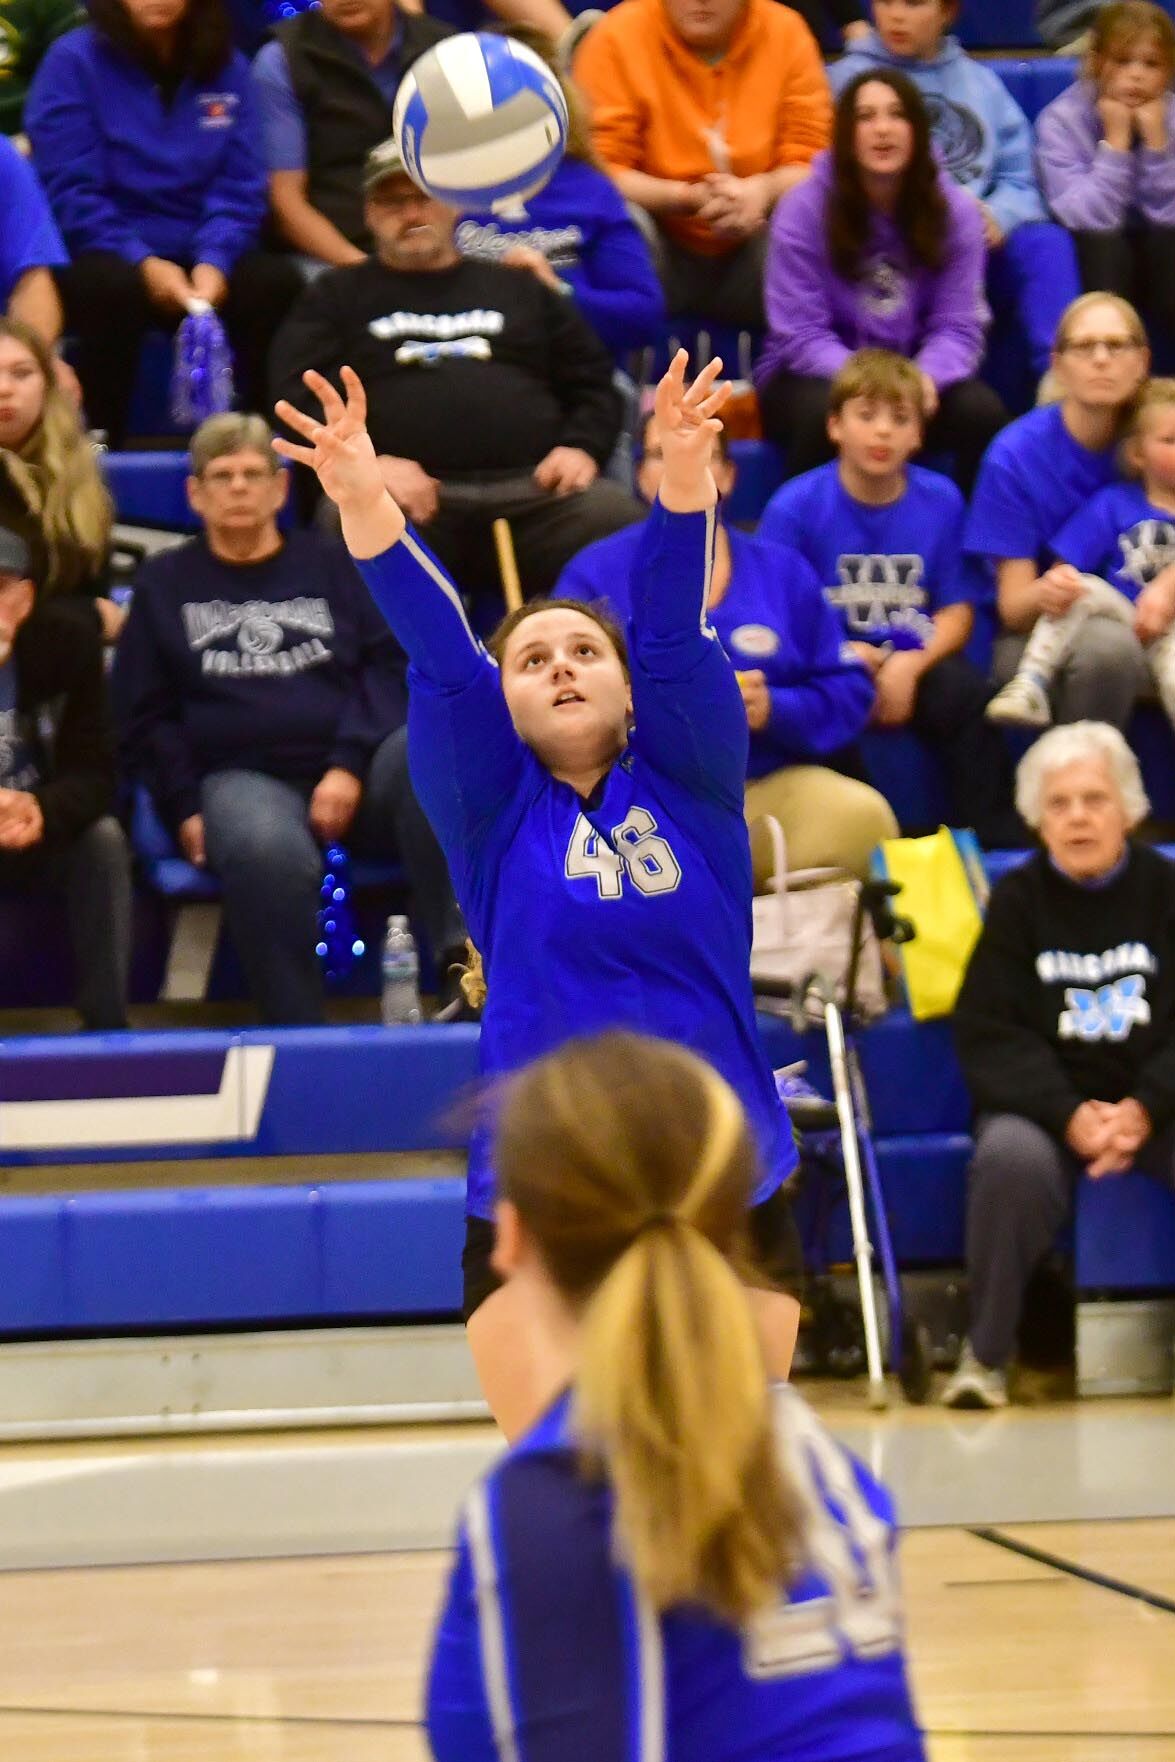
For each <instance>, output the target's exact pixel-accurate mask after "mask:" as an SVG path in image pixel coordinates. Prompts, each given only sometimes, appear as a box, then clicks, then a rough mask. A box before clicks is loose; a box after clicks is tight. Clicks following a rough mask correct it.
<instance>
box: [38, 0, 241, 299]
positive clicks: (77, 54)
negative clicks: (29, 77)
mask: <svg viewBox="0 0 1175 1762" xmlns="http://www.w3.org/2000/svg"><path fill="white" fill-rule="evenodd" d="M25 127H26V129H27V130H28V135H29V139H30V141H31V142H32V146H33V158H34V160H35V162H36V166H37V170H38V172H39V173H40V176H41V182H42V183H43V184H44V186H45V191H46V194H47V195H48V197H49V205H50V207H51V208H52V210H53V218H54V219H55V220H56V222H57V224H58V226H59V227H60V229H61V233H62V236H63V238H64V240H65V243H66V247H67V249H68V250H69V253H70V255H71V256H72V257H79V256H81V255H82V254H83V253H84V252H89V251H113V252H115V253H116V254H117V255H118V256H119V257H125V258H126V259H127V261H128V262H131V263H141V262H142V260H143V259H144V257H166V258H168V259H169V260H170V261H171V262H174V263H181V264H184V265H185V266H186V265H190V264H194V263H210V264H212V266H213V268H215V269H219V270H220V271H221V272H222V274H225V275H227V274H228V273H229V271H230V270H231V269H232V267H233V265H234V263H235V262H236V261H237V258H238V257H240V256H241V254H242V252H244V251H246V250H248V249H249V248H250V247H251V246H253V245H255V244H256V243H257V239H258V235H259V233H260V230H261V223H262V220H263V219H264V217H265V204H266V183H265V167H264V163H263V160H262V155H261V150H260V143H261V123H260V120H259V118H258V116H257V113H256V107H255V103H254V99H253V93H252V87H251V84H250V81H249V64H248V62H247V61H246V60H245V58H244V56H243V55H239V54H237V53H235V52H234V53H233V54H232V55H231V56H230V57H229V59H228V61H227V62H226V63H225V65H224V67H223V68H221V70H220V72H219V73H218V74H217V75H216V76H215V78H214V79H211V80H200V81H197V80H192V79H185V80H183V81H182V82H181V83H180V85H179V87H178V89H177V90H176V92H175V94H174V96H173V97H172V98H171V99H170V101H169V100H168V99H167V98H166V97H165V96H164V94H163V92H162V91H161V90H160V88H159V86H158V85H156V84H155V82H154V80H153V79H152V76H151V74H150V73H149V72H148V70H147V68H146V67H143V66H140V65H139V64H138V63H137V62H136V61H134V60H132V59H131V57H130V56H129V55H127V54H125V53H124V51H123V50H122V49H120V48H117V47H116V46H115V45H114V44H113V43H111V42H109V41H108V40H107V38H106V37H104V36H103V35H102V34H101V33H100V32H99V31H97V30H95V28H94V26H93V25H83V26H82V27H81V28H80V29H79V30H76V31H70V32H69V33H68V34H67V35H66V36H64V37H59V38H58V39H57V41H56V42H55V43H54V44H53V46H52V47H51V49H50V50H49V52H48V54H47V55H46V56H45V59H44V60H43V61H42V63H41V65H40V67H39V68H38V69H37V74H36V77H35V79H34V80H33V84H32V87H31V89H30V91H29V96H28V102H27V105H26V107H25Z"/></svg>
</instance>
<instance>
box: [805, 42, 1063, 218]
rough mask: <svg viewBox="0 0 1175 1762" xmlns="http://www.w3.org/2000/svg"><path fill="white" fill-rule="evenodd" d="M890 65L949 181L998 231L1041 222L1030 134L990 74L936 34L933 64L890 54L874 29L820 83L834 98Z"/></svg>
mask: <svg viewBox="0 0 1175 1762" xmlns="http://www.w3.org/2000/svg"><path fill="white" fill-rule="evenodd" d="M876 67H888V68H895V69H896V70H897V71H898V72H899V73H904V74H905V75H906V77H907V78H908V79H911V80H913V82H914V84H915V85H916V86H917V87H918V89H919V90H920V91H921V93H922V95H923V97H924V98H925V99H926V107H927V109H928V110H929V112H930V127H931V130H932V132H933V135H934V143H935V146H936V147H937V148H938V152H939V155H940V157H941V159H942V161H943V163H944V164H945V166H946V168H947V170H948V171H949V172H950V174H951V176H952V177H953V178H954V180H955V182H956V183H957V184H961V185H962V186H963V188H964V189H965V190H970V192H971V194H972V195H973V196H976V197H978V199H979V200H980V201H981V202H985V203H986V204H987V206H988V207H989V208H990V209H991V211H992V213H993V214H994V215H995V218H996V220H997V221H998V223H999V226H1000V229H1001V231H1003V232H1005V233H1010V232H1011V231H1012V230H1013V229H1014V228H1015V227H1017V226H1023V225H1024V223H1025V222H1026V221H1029V220H1044V219H1046V218H1047V217H1046V214H1045V206H1044V201H1043V199H1042V197H1041V193H1040V189H1039V187H1038V185H1037V182H1036V177H1035V174H1034V172H1033V168H1032V129H1031V127H1030V126H1029V122H1028V118H1027V117H1026V116H1025V114H1024V112H1023V111H1022V110H1021V108H1020V106H1019V105H1018V104H1017V102H1016V100H1015V99H1014V98H1013V97H1012V95H1011V93H1010V92H1009V91H1008V88H1007V87H1006V86H1005V84H1004V82H1003V80H1002V79H1001V78H1000V76H999V74H998V73H993V72H992V70H991V68H990V67H985V66H984V65H983V63H982V62H981V61H975V60H973V59H972V57H971V56H970V55H968V54H966V53H965V52H964V50H963V49H962V47H961V46H960V44H959V40H958V38H957V37H944V38H943V40H942V43H941V44H940V46H939V52H938V54H937V55H936V56H935V58H934V60H933V61H911V60H909V59H908V58H907V57H906V56H902V55H891V54H890V52H889V50H888V49H887V48H886V47H885V44H884V43H883V42H882V41H881V38H880V37H879V36H878V35H877V32H876V31H870V33H869V35H868V37H864V38H862V40H861V41H860V42H859V43H857V44H855V45H854V47H853V50H852V53H851V54H849V55H844V56H842V57H841V59H840V60H839V61H834V62H833V63H832V65H831V66H830V67H829V69H828V78H829V81H830V83H831V85H832V89H833V91H834V92H836V93H837V94H839V93H840V92H842V91H843V90H844V88H845V87H846V86H847V85H848V83H849V81H850V80H851V79H853V78H854V76H855V75H856V74H859V73H867V72H868V71H869V70H870V69H871V68H876Z"/></svg>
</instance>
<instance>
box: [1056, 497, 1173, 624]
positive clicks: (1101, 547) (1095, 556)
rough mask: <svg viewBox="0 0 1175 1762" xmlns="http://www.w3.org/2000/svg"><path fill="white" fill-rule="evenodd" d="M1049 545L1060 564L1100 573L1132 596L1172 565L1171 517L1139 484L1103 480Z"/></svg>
mask: <svg viewBox="0 0 1175 1762" xmlns="http://www.w3.org/2000/svg"><path fill="white" fill-rule="evenodd" d="M1052 548H1053V550H1054V551H1055V552H1056V554H1057V556H1058V557H1059V558H1060V559H1061V561H1062V563H1072V565H1073V567H1074V568H1075V569H1080V570H1082V571H1083V572H1084V573H1085V574H1087V575H1100V576H1102V577H1103V579H1104V580H1106V581H1108V582H1109V583H1110V585H1111V587H1116V588H1117V589H1118V592H1119V593H1124V594H1125V595H1126V597H1127V599H1130V600H1136V599H1137V598H1138V596H1139V594H1140V593H1141V592H1142V590H1143V588H1144V587H1145V586H1146V585H1147V583H1148V582H1149V581H1153V580H1154V578H1155V576H1156V575H1157V574H1158V573H1159V571H1160V569H1165V568H1166V567H1167V564H1168V563H1175V515H1173V514H1172V513H1171V512H1170V510H1169V509H1166V508H1156V507H1154V506H1153V505H1152V504H1151V503H1150V502H1148V501H1147V499H1146V492H1145V490H1144V489H1143V487H1142V485H1141V484H1140V483H1111V484H1107V486H1106V488H1105V489H1101V490H1099V491H1098V493H1097V495H1096V496H1094V497H1093V499H1092V501H1090V502H1087V503H1085V504H1084V506H1082V507H1080V508H1078V510H1077V512H1076V513H1075V514H1074V515H1073V516H1072V517H1071V518H1070V519H1068V520H1066V522H1065V524H1064V526H1062V528H1061V530H1060V532H1058V533H1057V535H1056V537H1055V538H1054V539H1053V544H1052Z"/></svg>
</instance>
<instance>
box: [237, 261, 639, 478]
mask: <svg viewBox="0 0 1175 1762" xmlns="http://www.w3.org/2000/svg"><path fill="white" fill-rule="evenodd" d="M344 365H346V366H348V367H353V368H354V369H355V371H356V373H357V374H358V375H359V377H360V379H361V380H362V381H363V384H364V387H365V388H366V391H367V426H368V428H369V430H370V433H371V438H372V440H373V441H374V443H375V449H376V451H377V452H378V453H390V454H392V455H393V457H396V458H401V459H415V460H416V461H417V462H418V463H419V464H420V465H423V467H424V469H425V470H426V471H428V472H431V473H432V475H433V476H434V477H439V478H441V479H442V480H444V479H446V478H457V479H459V478H462V477H469V476H476V475H477V474H478V473H481V472H494V471H500V472H503V473H505V472H527V471H531V470H533V468H534V467H535V466H536V465H537V464H538V462H539V460H540V459H543V458H545V457H546V455H547V454H548V453H549V452H550V451H551V449H552V447H557V446H558V447H579V448H581V449H582V450H583V451H584V452H585V453H588V454H590V455H591V457H592V458H593V459H594V460H595V462H596V464H597V465H603V464H605V463H606V461H607V459H608V457H609V455H610V454H611V452H612V448H613V447H614V446H615V444H616V437H617V435H618V433H619V431H620V400H619V397H618V395H617V393H616V391H615V390H614V389H613V385H612V374H613V371H614V367H613V362H612V357H611V356H610V355H609V353H608V351H607V349H606V348H605V347H604V345H603V343H602V342H601V341H600V340H599V338H598V337H597V336H596V334H595V332H594V331H593V330H592V329H591V327H590V325H589V324H588V323H587V321H586V319H584V318H582V317H581V316H580V314H579V313H578V312H577V311H576V309H575V306H574V304H573V303H572V302H571V301H570V300H568V299H564V298H563V297H562V296H561V295H559V294H557V293H555V292H553V291H552V289H550V288H548V287H544V285H543V283H542V282H540V281H539V280H538V278H537V276H535V275H533V274H532V273H531V272H530V271H529V270H523V269H505V268H503V267H502V265H501V264H500V263H485V262H481V261H479V260H477V259H475V258H463V259H462V260H461V262H460V263H458V264H456V265H455V266H454V267H453V268H451V269H440V270H429V271H419V272H415V273H412V274H406V273H402V272H400V271H398V270H392V269H387V268H385V266H384V265H383V264H382V263H381V262H380V260H379V258H378V257H369V258H368V259H367V261H366V262H364V263H358V264H355V265H353V266H349V267H347V268H345V269H334V270H328V271H327V273H326V274H325V275H320V276H319V277H318V278H317V280H315V281H313V282H312V283H311V284H310V286H309V287H308V288H307V289H306V291H305V293H304V294H302V296H301V297H300V299H299V300H298V302H297V304H296V305H295V307H294V309H293V311H292V312H291V313H290V315H289V317H288V318H287V319H286V322H285V323H284V325H283V326H282V328H281V330H280V331H279V332H278V335H277V338H276V340H275V342H274V345H273V351H272V354H271V356H270V363H269V367H270V381H271V384H272V386H273V390H274V394H275V397H281V398H288V399H289V400H290V402H291V403H292V404H295V405H297V406H298V408H300V409H304V410H308V411H310V412H312V413H313V414H315V415H317V414H318V410H319V406H318V403H317V400H316V399H314V398H313V397H312V396H311V395H310V393H309V392H308V391H307V390H306V387H305V386H304V385H303V384H302V374H303V373H304V371H305V370H306V368H308V367H314V368H317V370H318V371H319V372H320V373H324V374H326V376H327V378H328V379H330V380H332V381H333V382H334V383H335V384H336V385H338V383H339V368H340V367H342V366H344Z"/></svg>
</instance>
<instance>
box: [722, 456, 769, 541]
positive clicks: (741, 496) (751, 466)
mask: <svg viewBox="0 0 1175 1762" xmlns="http://www.w3.org/2000/svg"><path fill="white" fill-rule="evenodd" d="M730 461H731V464H732V465H733V466H734V468H735V472H736V475H735V480H734V488H733V490H732V491H731V493H730V495H729V497H728V498H727V501H726V504H725V506H726V514H727V517H728V518H729V519H730V520H731V521H733V523H734V525H736V526H746V525H751V524H757V523H758V521H759V520H760V519H761V517H762V514H763V510H764V508H765V507H766V506H767V504H768V502H769V501H770V500H771V498H772V496H773V495H774V494H775V492H776V490H777V489H778V488H779V486H780V484H781V483H782V482H783V455H782V453H781V452H780V451H779V448H778V447H775V446H772V444H771V442H770V441H765V440H736V441H731V443H730Z"/></svg>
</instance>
